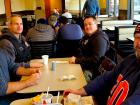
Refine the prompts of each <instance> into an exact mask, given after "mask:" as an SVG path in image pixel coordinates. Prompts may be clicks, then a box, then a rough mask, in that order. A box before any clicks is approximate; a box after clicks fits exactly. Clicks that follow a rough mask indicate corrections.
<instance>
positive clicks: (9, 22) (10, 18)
mask: <svg viewBox="0 0 140 105" xmlns="http://www.w3.org/2000/svg"><path fill="white" fill-rule="evenodd" d="M14 17H19V18H21V15H18V14H13V15H12V16H11V17H9V18H8V24H11V23H12V19H13V18H14ZM21 19H22V18H21Z"/></svg>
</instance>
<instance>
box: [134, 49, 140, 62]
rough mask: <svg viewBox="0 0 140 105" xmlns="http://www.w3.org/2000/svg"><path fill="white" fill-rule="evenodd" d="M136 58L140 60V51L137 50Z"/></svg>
mask: <svg viewBox="0 0 140 105" xmlns="http://www.w3.org/2000/svg"><path fill="white" fill-rule="evenodd" d="M135 55H136V58H137V59H138V60H139V61H140V52H138V51H135Z"/></svg>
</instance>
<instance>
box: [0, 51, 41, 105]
mask: <svg viewBox="0 0 140 105" xmlns="http://www.w3.org/2000/svg"><path fill="white" fill-rule="evenodd" d="M0 65H1V66H0V90H1V91H0V105H9V103H10V101H12V99H14V98H17V97H14V94H15V92H16V91H18V90H21V89H23V88H26V87H29V86H32V85H36V84H37V83H38V82H37V81H38V79H39V78H40V76H41V72H40V70H39V68H24V67H20V66H19V64H16V63H14V60H13V58H12V56H10V54H8V52H7V51H6V50H4V49H0ZM11 75H12V76H16V75H18V76H23V75H25V76H29V78H28V79H26V80H22V81H11V79H12V76H11ZM11 98H12V99H11ZM18 98H19V97H18Z"/></svg>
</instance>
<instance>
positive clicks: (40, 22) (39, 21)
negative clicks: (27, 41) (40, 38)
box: [37, 18, 46, 24]
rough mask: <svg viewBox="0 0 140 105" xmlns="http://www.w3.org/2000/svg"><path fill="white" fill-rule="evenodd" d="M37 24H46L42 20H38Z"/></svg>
mask: <svg viewBox="0 0 140 105" xmlns="http://www.w3.org/2000/svg"><path fill="white" fill-rule="evenodd" d="M37 24H46V20H45V19H44V18H40V19H38V21H37Z"/></svg>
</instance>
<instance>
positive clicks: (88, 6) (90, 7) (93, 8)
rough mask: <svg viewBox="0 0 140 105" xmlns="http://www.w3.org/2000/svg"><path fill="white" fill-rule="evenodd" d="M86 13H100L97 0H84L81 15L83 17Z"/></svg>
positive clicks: (94, 14)
mask: <svg viewBox="0 0 140 105" xmlns="http://www.w3.org/2000/svg"><path fill="white" fill-rule="evenodd" d="M86 15H93V16H98V15H100V7H99V3H98V0H86V2H85V4H84V7H83V10H82V16H83V17H85V16H86Z"/></svg>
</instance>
